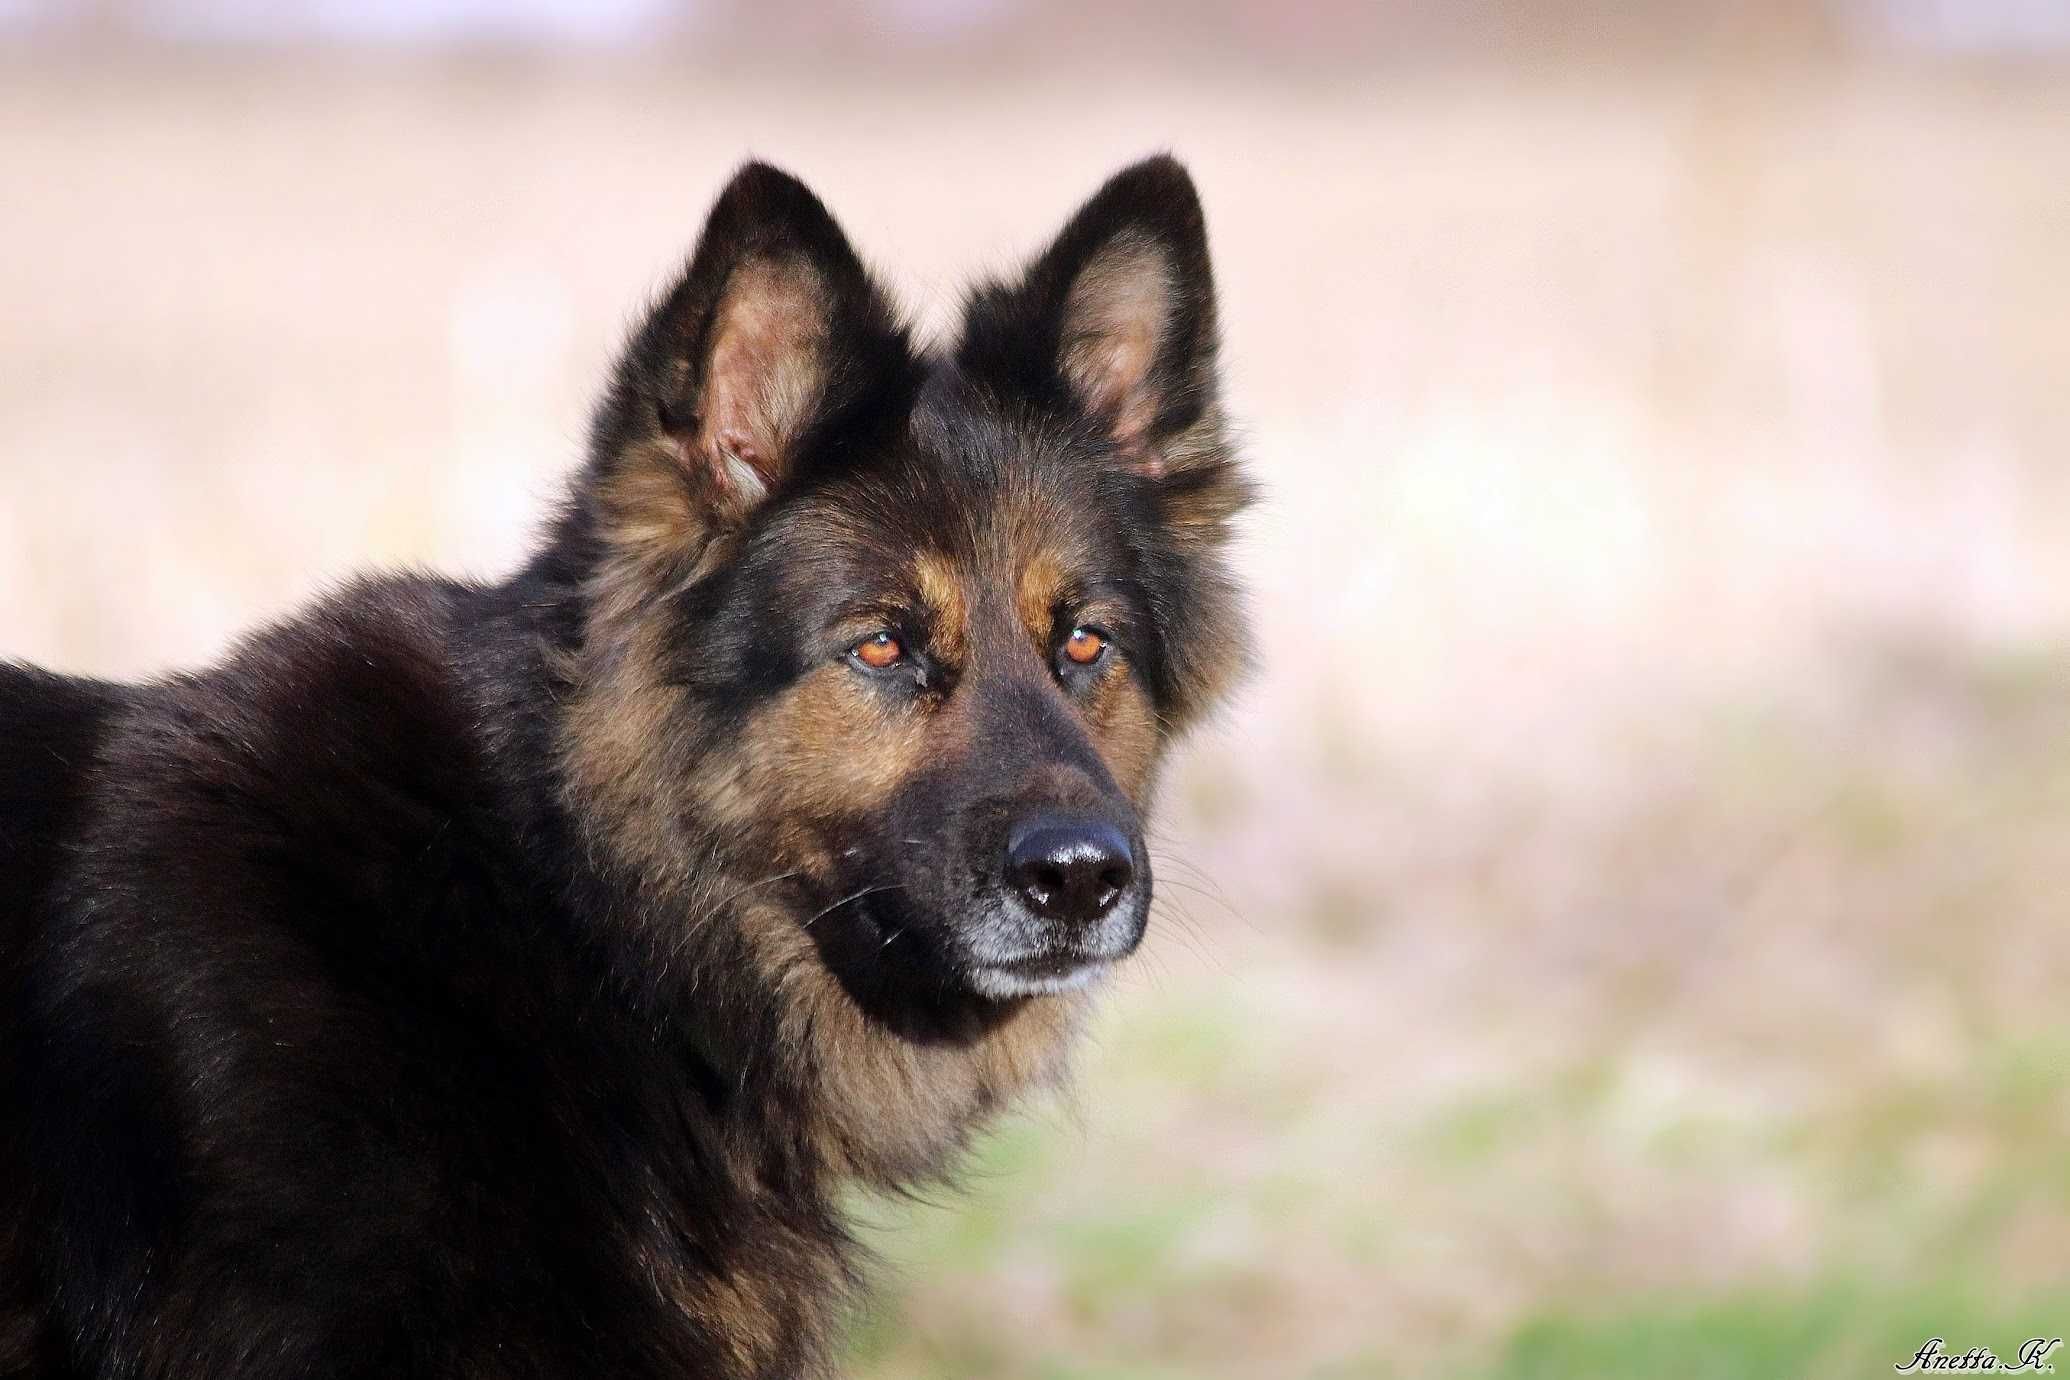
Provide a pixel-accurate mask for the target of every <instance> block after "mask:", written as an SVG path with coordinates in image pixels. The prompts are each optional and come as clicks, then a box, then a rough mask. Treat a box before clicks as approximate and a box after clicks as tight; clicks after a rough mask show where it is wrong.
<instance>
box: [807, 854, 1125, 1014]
mask: <svg viewBox="0 0 2070 1380" xmlns="http://www.w3.org/2000/svg"><path fill="white" fill-rule="evenodd" d="M855 891H856V894H853V895H843V896H842V899H840V900H839V901H837V902H836V903H834V904H832V905H829V906H827V907H826V908H825V909H823V910H820V911H818V912H816V914H815V918H814V919H813V921H812V923H811V925H810V926H809V927H808V932H809V933H810V934H811V935H812V937H813V938H814V939H815V940H816V941H817V942H818V943H819V944H820V947H821V952H822V955H823V957H824V958H825V959H826V960H827V961H828V962H829V964H830V965H831V966H833V967H835V968H836V970H837V972H839V973H841V974H843V975H845V977H846V979H847V980H849V981H851V982H852V983H855V984H858V985H860V986H863V987H867V988H870V989H873V990H875V991H877V992H879V993H881V994H882V996H883V997H884V998H885V999H887V1000H896V999H898V998H897V994H899V993H904V994H905V995H906V998H907V999H913V998H925V997H929V996H930V995H931V997H932V998H933V999H939V998H941V997H945V996H948V995H949V994H950V993H951V992H953V991H954V990H956V989H959V988H960V989H962V990H963V991H965V992H967V993H969V994H971V995H974V996H977V997H981V998H984V999H985V1000H987V1001H1012V1000H1017V999H1020V998H1026V997H1039V996H1054V995H1058V994H1062V993H1066V992H1073V991H1079V990H1082V989H1084V988H1087V987H1090V986H1092V985H1093V984H1095V983H1096V982H1098V981H1099V980H1100V979H1101V978H1102V977H1104V976H1105V975H1106V974H1107V973H1108V972H1109V971H1111V970H1112V969H1113V968H1114V967H1116V966H1117V965H1118V964H1119V963H1121V962H1122V960H1124V959H1126V958H1127V957H1128V956H1129V955H1130V954H1132V953H1134V952H1135V950H1136V947H1137V945H1138V944H1139V943H1140V942H1141V940H1142V938H1143V933H1144V929H1145V927H1146V924H1147V913H1148V910H1149V894H1148V885H1147V878H1145V879H1144V881H1143V882H1142V883H1141V884H1139V885H1137V886H1135V887H1132V888H1130V891H1129V893H1128V895H1127V896H1126V898H1125V899H1123V900H1122V901H1121V902H1120V903H1119V904H1116V905H1114V906H1112V907H1111V908H1110V909H1108V910H1106V911H1105V912H1103V913H1102V914H1101V915H1100V916H1099V917H1098V918H1096V919H1093V920H1091V921H1090V922H1077V923H1072V922H1067V921H1059V920H1057V919H1055V918H1051V917H1044V916H1041V915H1038V914H1035V913H1034V912H1033V911H1032V910H1031V909H1030V908H1029V907H1028V906H1027V905H1025V904H1024V903H1023V902H1022V901H1021V900H1020V898H1018V897H1012V896H1005V895H1000V894H997V893H993V894H990V895H981V896H980V897H978V898H972V899H970V900H965V901H964V902H963V903H962V904H961V905H958V904H956V903H954V902H949V903H947V904H946V905H943V906H942V907H941V908H939V909H937V908H936V907H934V906H930V905H929V904H928V903H927V901H926V900H925V899H923V898H924V896H925V890H924V888H920V887H915V886H911V885H903V884H902V885H889V884H886V885H878V886H869V887H861V886H858V887H857V888H855ZM836 894H837V895H841V893H836Z"/></svg>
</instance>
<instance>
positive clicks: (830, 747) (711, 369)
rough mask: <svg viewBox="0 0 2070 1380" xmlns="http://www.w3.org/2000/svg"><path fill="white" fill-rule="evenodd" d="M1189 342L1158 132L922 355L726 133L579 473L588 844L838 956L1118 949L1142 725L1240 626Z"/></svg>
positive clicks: (1204, 686)
mask: <svg viewBox="0 0 2070 1380" xmlns="http://www.w3.org/2000/svg"><path fill="white" fill-rule="evenodd" d="M1215 349H1216V322H1215V297H1214V289H1213V284H1212V280H1211V276H1210V272H1209V267H1208V255H1207V241H1206V232H1205V227H1204V225H1203V222H1202V218H1201V210H1200V203H1199V200H1198V198H1197V196H1196V195H1195V192H1194V189H1193V185H1192V183H1191V182H1190V180H1189V179H1188V177H1187V175H1186V173H1185V171H1184V170H1183V169H1182V168H1181V167H1180V166H1179V165H1178V164H1177V163H1175V162H1173V161H1172V160H1170V159H1168V158H1156V159H1151V160H1149V161H1147V162H1144V163H1141V164H1138V165H1136V166H1134V167H1132V168H1129V169H1128V170H1126V171H1124V172H1122V173H1121V174H1119V175H1118V176H1116V177H1115V178H1114V179H1113V180H1112V181H1110V182H1109V183H1107V185H1106V186H1105V187H1103V188H1102V189H1101V190H1100V191H1099V192H1098V194H1097V195H1095V196H1094V197H1093V198H1092V200H1091V201H1090V202H1088V203H1087V204H1086V205H1085V206H1084V207H1083V208H1082V209H1081V210H1080V211H1079V212H1078V213H1077V214H1076V215H1075V216H1074V217H1072V219H1071V220H1070V222H1069V223H1068V224H1067V225H1066V226H1065V228H1064V230H1063V231H1062V233H1061V234H1060V235H1059V236H1058V237H1057V239H1056V240H1055V242H1054V243H1053V244H1052V245H1051V246H1050V247H1049V248H1048V250H1046V251H1045V252H1044V253H1043V254H1041V255H1040V256H1039V257H1038V258H1037V259H1036V260H1035V261H1034V262H1033V264H1032V265H1031V266H1030V267H1029V268H1028V269H1027V271H1026V272H1025V274H1023V275H1022V276H1021V277H1020V279H1019V280H1018V281H1014V282H995V283H987V284H985V285H983V286H981V287H979V288H978V289H977V290H976V291H975V292H974V293H973V294H972V295H971V297H970V300H969V303H968V306H967V309H966V311H965V315H964V319H963V323H962V329H961V334H960V338H959V339H958V341H957V342H956V343H955V344H954V346H953V347H952V348H949V349H946V350H943V351H940V352H929V351H922V350H919V349H916V348H915V347H914V346H913V344H912V343H911V341H910V339H909V337H908V333H907V331H906V329H905V328H904V326H903V325H902V324H901V322H900V320H899V318H898V316H897V314H896V313H895V312H894V311H893V310H892V308H891V307H890V306H889V305H888V304H887V301H886V298H885V296H884V294H883V293H882V292H881V290H880V289H879V288H878V287H877V286H876V284H875V283H873V282H872V280H871V278H870V276H869V274H868V273H867V272H866V271H865V270H864V268H863V266H862V264H861V262H860V261H859V260H858V258H857V257H856V254H855V252H854V251H853V249H851V248H850V246H849V244H848V242H847V240H846V238H845V237H844V236H843V234H842V232H841V231H840V229H839V228H838V227H837V226H836V225H835V223H834V221H833V219H832V218H831V217H830V216H829V215H828V213H827V211H826V209H825V208H824V207H823V206H822V205H821V204H820V202H819V201H818V200H817V199H816V198H815V197H814V196H813V195H812V193H811V192H809V191H808V190H807V189H806V188H805V187H804V186H803V185H801V184H800V183H798V182H797V181H796V180H795V179H793V178H791V177H789V176H787V175H786V174H784V173H781V172H778V171H776V170H775V169H773V168H769V167H766V166H761V165H751V166H749V167H747V168H745V169H743V170H742V171H741V172H740V173H739V174H738V175H737V176H736V177H735V178H734V180H733V181H732V183H731V184H730V185H729V186H728V187H727V188H726V190H725V192H724V193H723V194H722V195H721V196H720V198H719V200H718V203H717V204H716V206H715V207H714V209H713V210H712V213H711V217H710V220H709V222H708V224H707V226H706V228H705V231H704V233H703V236H702V237H701V239H700V241H699V244H698V246H697V249H696V252H695V253H694V255H693V256H692V258H691V260H690V262H689V265H688V267H687V270H686V271H685V273H684V275H683V277H682V278H681V280H680V281H679V282H677V283H676V284H675V285H674V287H673V288H672V289H671V290H670V291H669V292H668V293H667V295H666V296H665V298H664V299H663V300H662V301H661V303H660V305H659V306H658V307H656V309H655V310H654V311H653V313H652V314H651V316H650V317H649V318H648V319H647V321H646V322H645V324H644V325H643V326H642V327H641V328H640V329H639V331H638V332H637V334H636V336H635V338H634V340H633V342H632V344H631V346H630V348H629V350H628V352H627V354H626V356H625V358H624V359H623V360H622V361H621V362H620V364H619V367H618V371H617V374H616V377H615V381H614V383H613V385H612V388H611V390H610V392H609V395H608V397H607V398H606V400H605V403H604V405H603V407H602V408H601V410H600V412H599V415H598V419H597V424H596V429H595V435H594V444H593V457H592V462H591V466H590V469H589V472H588V474H587V477H586V479H585V485H584V489H583V491H582V496H581V498H580V500H579V501H580V503H581V504H582V512H581V513H580V514H579V515H578V516H579V517H580V518H581V520H582V521H583V522H584V523H585V524H586V527H585V531H586V532H587V533H588V538H587V539H588V540H589V542H590V543H591V544H592V545H593V546H594V548H595V565H594V571H595V573H594V574H593V575H592V576H591V577H590V589H589V595H588V598H589V613H588V624H587V628H586V631H585V642H584V646H583V649H582V651H581V653H580V664H579V666H578V670H577V677H578V681H579V684H580V686H581V693H580V694H579V695H578V697H577V704H576V707H575V709H574V712H573V718H572V724H573V729H572V732H571V735H570V740H569V741H570V744H571V747H570V762H571V767H572V771H571V775H572V777H573V779H574V780H575V783H576V786H577V789H578V791H579V792H580V793H581V796H582V799H583V800H584V802H585V807H586V808H589V809H592V810H595V811H600V812H601V816H602V817H603V818H605V819H606V820H607V821H608V827H607V832H608V833H609V834H610V836H611V837H612V839H613V840H614V846H616V847H617V848H618V849H619V850H620V851H621V852H622V853H623V854H625V855H626V856H627V857H628V858H629V859H630V860H631V861H632V863H633V864H634V865H635V866H637V867H638V868H640V869H641V870H642V871H643V872H645V873H646V874H648V875H653V876H658V877H661V878H668V877H675V878H679V879H694V878H698V877H701V876H708V875H721V876H724V877H725V878H727V879H728V880H727V883H726V885H727V886H728V887H730V888H733V889H734V891H735V892H742V891H746V890H752V892H753V894H754V899H755V900H756V901H757V902H759V903H762V904H763V905H764V906H769V905H775V906H777V907H778V908H779V909H780V910H781V912H782V914H783V915H784V916H786V917H787V921H786V923H790V924H793V925H795V926H797V927H799V928H800V929H801V930H803V931H804V932H805V933H806V934H807V935H808V936H809V938H810V940H811V941H812V943H813V944H814V945H815V946H816V948H817V950H818V952H819V953H820V954H821V956H822V957H823V958H824V959H826V960H827V961H828V963H829V964H830V966H832V967H833V968H834V969H835V970H836V971H837V972H839V973H840V974H841V975H842V977H843V980H844V981H846V982H850V983H852V984H857V985H859V986H860V987H866V988H875V989H904V990H926V991H928V992H932V993H940V992H943V991H957V992H961V993H964V994H965V995H966V996H968V997H973V998H976V999H978V1000H981V1001H982V1000H993V1001H999V1000H1007V1001H1010V1000H1013V999H1016V998H1021V997H1026V996H1032V995H1039V994H1045V993H1053V992H1058V991H1062V990H1066V989H1069V988H1072V987H1074V986H1078V985H1081V984H1083V983H1084V982H1085V981H1086V980H1087V979H1088V978H1090V977H1092V976H1093V975H1095V974H1097V973H1099V972H1100V971H1102V970H1103V969H1104V968H1105V967H1106V966H1108V965H1110V964H1112V963H1113V962H1115V961H1116V960H1118V959H1120V958H1122V957H1124V956H1125V955H1127V954H1128V953H1130V952H1131V951H1132V950H1133V949H1134V948H1135V947H1136V944H1137V943H1138V941H1139V940H1140V939H1141V937H1142V934H1143V930H1144V925H1145V919H1146V915H1147V911H1148V906H1149V899H1150V884H1151V879H1150V857H1149V853H1148V850H1147V848H1146V846H1145V840H1144V817H1145V812H1146V810H1147V809H1148V806H1149V799H1150V795H1151V791H1152V787H1153V783H1154V781H1155V778H1156V775H1157V770H1158V765H1159V762H1160V760H1161V758H1162V757H1163V755H1164V752H1165V749H1166V748H1167V746H1168V745H1169V744H1170V742H1171V741H1172V739H1173V737H1174V735H1176V734H1177V733H1179V732H1180V731H1182V730H1183V729H1185V728H1186V727H1187V726H1188V725H1190V724H1192V723H1193V722H1194V721H1195V720H1197V719H1198V718H1199V717H1200V715H1201V714H1202V713H1203V711H1205V710H1206V709H1208V708H1209V707H1210V706H1212V705H1213V704H1214V703H1215V702H1216V700H1217V699H1218V698H1219V696H1220V695H1221V694H1222V693H1223V692H1224V690H1225V689H1226V687H1227V686H1228V685H1229V684H1230V682H1231V681H1232V679H1233V678H1234V676H1235V675H1236V674H1238V673H1240V672H1241V671H1242V670H1243V669H1244V666H1245V663H1246V662H1247V661H1248V660H1249V659H1250V650H1249V648H1248V646H1247V643H1246V641H1245V634H1244V629H1243V627H1242V623H1241V619H1240V613H1239V609H1238V601H1237V598H1236V595H1235V592H1234V587H1233V584H1232V581H1231V577H1230V574H1229V571H1228V570H1227V568H1226V566H1225V563H1224V559H1225V547H1226V545H1227V541H1228V537H1229V530H1228V529H1229V520H1230V519H1231V518H1232V516H1233V515H1234V514H1235V513H1236V512H1237V511H1238V510H1239V509H1240V508H1241V507H1242V506H1243V504H1244V502H1245V500H1246V498H1247V495H1248V489H1247V486H1246V484H1245V481H1244V480H1243V478H1242V477H1241V476H1240V474H1239V473H1238V470H1237V467H1236V464H1235V461H1234V460H1233V458H1232V456H1231V454H1230V453H1229V448H1228V445H1227V443H1226V440H1225V436H1224V429H1223V423H1222V418H1221V414H1220V410H1219V407H1218V402H1217V396H1216V392H1217V389H1216V370H1215ZM699 895H700V896H702V897H703V899H704V900H706V901H708V902H709V903H710V904H712V905H714V906H717V905H720V904H723V902H724V901H725V900H726V898H725V897H722V896H716V895H711V894H709V892H708V891H707V892H700V893H699ZM697 918H698V917H697V916H696V915H690V916H685V917H684V923H685V924H686V925H687V924H694V923H696V922H697Z"/></svg>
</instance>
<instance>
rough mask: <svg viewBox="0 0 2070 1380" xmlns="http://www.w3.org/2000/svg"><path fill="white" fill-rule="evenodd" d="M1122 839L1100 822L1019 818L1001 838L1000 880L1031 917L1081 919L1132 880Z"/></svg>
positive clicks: (1104, 908) (1107, 905)
mask: <svg viewBox="0 0 2070 1380" xmlns="http://www.w3.org/2000/svg"><path fill="white" fill-rule="evenodd" d="M1135 875H1136V868H1135V864H1134V863H1133V862H1132V861H1130V857H1129V846H1128V838H1127V836H1126V835H1124V834H1123V833H1122V832H1121V830H1119V829H1117V828H1115V827H1114V826H1113V825H1111V824H1108V823H1106V822H1104V821H1102V820H1089V819H1059V818H1057V817H1055V816H1043V817H1040V818H1036V819H1029V820H1023V821H1022V822H1021V823H1019V824H1017V825H1015V826H1014V829H1013V832H1012V833H1011V834H1010V835H1008V836H1007V840H1006V880H1007V884H1008V885H1009V886H1012V887H1013V888H1014V889H1015V890H1016V891H1019V892H1020V893H1021V896H1022V898H1023V899H1025V900H1026V901H1027V903H1028V905H1029V906H1030V907H1031V908H1032V909H1033V910H1034V911H1035V913H1036V914H1037V915H1042V916H1047V917H1048V918H1050V919H1052V920H1069V921H1073V922H1076V923H1081V924H1082V923H1085V922H1088V921H1092V920H1097V919H1099V918H1100V917H1101V916H1103V915H1105V914H1106V913H1107V912H1108V911H1109V910H1111V909H1112V908H1113V906H1114V901H1115V898H1116V897H1118V896H1120V895H1121V893H1122V892H1124V891H1126V890H1127V889H1128V884H1129V883H1130V882H1131V881H1133V880H1134V879H1135Z"/></svg>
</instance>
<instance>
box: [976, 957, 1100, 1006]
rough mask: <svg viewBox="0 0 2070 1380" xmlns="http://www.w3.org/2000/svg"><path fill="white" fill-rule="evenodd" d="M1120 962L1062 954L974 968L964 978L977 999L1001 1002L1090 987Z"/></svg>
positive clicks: (985, 964)
mask: <svg viewBox="0 0 2070 1380" xmlns="http://www.w3.org/2000/svg"><path fill="white" fill-rule="evenodd" d="M1119 959H1120V956H1119V955H1117V956H1115V957H1113V958H1101V957H1095V956H1087V955H1082V954H1077V953H1073V952H1070V951H1068V950H1062V951H1056V952H1050V953H1035V954H1029V955H1027V956H1026V957H1023V958H1010V959H1006V960H1004V961H997V962H988V963H980V964H974V965H972V966H971V967H970V968H968V969H967V970H966V973H965V976H966V978H967V979H968V981H969V983H970V986H971V989H972V990H973V991H975V992H976V993H977V994H978V995H979V996H983V997H992V998H994V999H997V1000H1002V1001H1003V1000H1008V999H1010V998H1014V997H1046V996H1054V995H1056V994H1058V993H1060V992H1074V991H1077V990H1078V989H1080V988H1083V987H1089V986H1091V985H1092V984H1093V983H1094V982H1095V981H1097V980H1098V979H1099V978H1100V977H1101V976H1102V975H1104V974H1105V973H1106V972H1107V970H1108V969H1110V968H1112V967H1113V966H1114V965H1115V963H1117V962H1118V961H1119Z"/></svg>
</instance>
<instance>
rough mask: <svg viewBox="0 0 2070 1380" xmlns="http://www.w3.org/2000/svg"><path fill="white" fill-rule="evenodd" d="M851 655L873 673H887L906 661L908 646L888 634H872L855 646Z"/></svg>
mask: <svg viewBox="0 0 2070 1380" xmlns="http://www.w3.org/2000/svg"><path fill="white" fill-rule="evenodd" d="M851 655H853V656H854V657H855V659H856V660H857V661H860V662H861V663H862V664H863V665H865V666H867V667H869V668H870V669H871V670H872V671H886V670H889V669H890V668H892V667H893V666H896V665H898V664H899V662H901V661H903V660H905V657H906V646H905V644H904V643H903V642H900V641H899V640H898V639H897V638H896V637H893V636H892V635H891V634H890V633H888V632H880V633H872V634H871V635H870V636H868V637H866V638H864V639H863V640H862V641H860V642H858V643H856V644H855V648H854V650H853V652H852V653H851Z"/></svg>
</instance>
